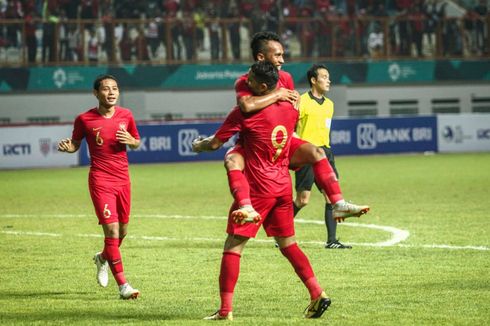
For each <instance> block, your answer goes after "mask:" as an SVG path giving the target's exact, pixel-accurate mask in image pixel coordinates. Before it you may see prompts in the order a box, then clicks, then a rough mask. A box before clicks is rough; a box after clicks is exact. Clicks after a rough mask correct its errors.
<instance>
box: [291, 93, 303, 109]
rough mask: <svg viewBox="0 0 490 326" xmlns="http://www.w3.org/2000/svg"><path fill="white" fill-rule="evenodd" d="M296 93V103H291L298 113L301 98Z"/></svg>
mask: <svg viewBox="0 0 490 326" xmlns="http://www.w3.org/2000/svg"><path fill="white" fill-rule="evenodd" d="M295 92H296V93H297V96H298V97H297V100H296V102H294V103H293V106H294V108H295V109H296V110H298V111H299V104H300V103H301V96H300V95H299V92H298V91H295Z"/></svg>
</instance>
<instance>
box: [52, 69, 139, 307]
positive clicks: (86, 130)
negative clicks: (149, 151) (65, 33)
mask: <svg viewBox="0 0 490 326" xmlns="http://www.w3.org/2000/svg"><path fill="white" fill-rule="evenodd" d="M93 94H94V95H95V97H96V98H97V100H98V101H99V104H98V106H97V107H95V108H92V109H90V110H88V111H87V112H85V113H82V114H80V115H79V116H78V117H77V118H76V119H75V123H74V128H73V133H72V137H71V138H65V139H62V140H61V141H60V142H59V144H58V150H59V151H60V152H66V153H75V152H76V151H77V150H78V149H79V148H80V144H81V141H82V139H83V138H85V139H86V141H87V145H88V149H89V152H90V160H91V164H90V172H89V178H88V184H89V191H90V196H91V197H92V202H93V204H94V208H95V213H96V215H97V217H98V219H99V224H100V225H102V230H103V231H104V237H105V238H104V250H103V251H102V252H99V253H97V254H95V256H94V262H95V264H96V266H97V281H98V283H99V285H101V286H103V287H106V286H107V285H108V281H109V279H108V267H110V269H111V272H112V274H113V276H114V279H115V280H116V282H117V284H118V286H119V294H120V297H121V298H122V299H136V298H137V297H138V296H139V291H138V290H136V289H133V288H132V287H131V285H129V283H128V282H127V281H126V278H125V276H124V270H123V264H122V259H121V252H120V249H119V247H120V246H121V243H122V241H123V239H124V237H125V236H126V234H127V233H128V222H129V213H130V208H131V186H130V178H129V171H128V157H127V153H126V146H129V147H130V148H132V149H135V148H138V146H139V145H140V136H139V133H138V130H137V129H136V123H135V121H134V118H133V114H132V113H131V111H130V110H128V109H125V108H122V107H119V106H116V102H117V100H118V98H119V87H118V84H117V81H116V79H115V78H114V77H113V76H111V75H102V76H99V77H97V78H96V79H95V81H94V86H93Z"/></svg>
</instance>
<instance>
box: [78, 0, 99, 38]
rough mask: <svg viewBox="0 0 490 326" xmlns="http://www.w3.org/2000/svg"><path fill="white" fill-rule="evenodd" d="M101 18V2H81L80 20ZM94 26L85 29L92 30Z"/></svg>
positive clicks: (86, 0)
mask: <svg viewBox="0 0 490 326" xmlns="http://www.w3.org/2000/svg"><path fill="white" fill-rule="evenodd" d="M98 16H99V0H81V1H80V18H81V19H92V20H93V19H96V18H98ZM92 27H93V24H90V23H89V24H86V25H85V28H87V29H89V30H90V29H92ZM89 33H90V31H89Z"/></svg>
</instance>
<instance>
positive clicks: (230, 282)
mask: <svg viewBox="0 0 490 326" xmlns="http://www.w3.org/2000/svg"><path fill="white" fill-rule="evenodd" d="M240 257H241V255H240V254H239V253H237V252H233V251H225V252H223V257H222V259H221V271H220V274H219V292H220V297H221V307H220V309H219V313H220V315H221V316H226V315H227V314H228V313H229V312H230V311H232V310H233V292H234V291H235V285H236V283H237V281H238V274H240Z"/></svg>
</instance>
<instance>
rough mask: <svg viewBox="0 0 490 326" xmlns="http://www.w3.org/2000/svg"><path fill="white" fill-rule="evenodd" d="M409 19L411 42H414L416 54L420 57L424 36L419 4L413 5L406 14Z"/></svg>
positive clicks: (422, 18) (422, 14)
mask: <svg viewBox="0 0 490 326" xmlns="http://www.w3.org/2000/svg"><path fill="white" fill-rule="evenodd" d="M408 18H409V20H410V30H411V34H412V42H413V43H414V44H415V49H416V50H417V56H418V57H422V56H423V53H422V38H423V36H424V18H425V17H424V13H423V12H422V8H421V6H420V5H414V6H413V7H412V8H411V10H410V14H409V16H408Z"/></svg>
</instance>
